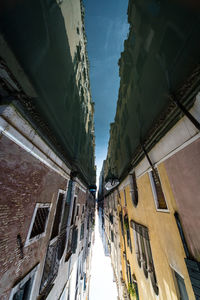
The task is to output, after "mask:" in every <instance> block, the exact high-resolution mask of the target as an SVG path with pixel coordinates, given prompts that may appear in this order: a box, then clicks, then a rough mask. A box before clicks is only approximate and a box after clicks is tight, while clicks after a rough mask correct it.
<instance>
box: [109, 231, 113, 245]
mask: <svg viewBox="0 0 200 300" xmlns="http://www.w3.org/2000/svg"><path fill="white" fill-rule="evenodd" d="M110 236H111V241H112V242H113V243H114V233H113V230H111V231H110Z"/></svg>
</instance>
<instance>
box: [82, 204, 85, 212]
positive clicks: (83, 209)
mask: <svg viewBox="0 0 200 300" xmlns="http://www.w3.org/2000/svg"><path fill="white" fill-rule="evenodd" d="M84 212H85V205H83V208H82V214H84Z"/></svg>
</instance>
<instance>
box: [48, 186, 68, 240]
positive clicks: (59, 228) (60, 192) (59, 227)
mask: <svg viewBox="0 0 200 300" xmlns="http://www.w3.org/2000/svg"><path fill="white" fill-rule="evenodd" d="M60 194H63V203H62V212H61V216H60V223H59V226H58V234H57V235H56V236H55V237H54V238H52V239H51V236H52V232H53V227H54V222H55V217H56V212H57V205H58V200H59V196H60ZM65 194H66V191H64V190H61V189H59V190H58V195H57V199H56V208H55V212H54V216H53V220H52V227H51V234H50V245H51V244H53V243H54V242H55V241H56V240H57V239H58V236H59V233H60V230H61V225H62V219H63V214H64V205H65Z"/></svg>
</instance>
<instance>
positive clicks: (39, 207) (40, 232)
mask: <svg viewBox="0 0 200 300" xmlns="http://www.w3.org/2000/svg"><path fill="white" fill-rule="evenodd" d="M49 211H50V203H37V204H36V206H35V210H34V213H33V217H32V220H31V225H30V227H29V232H28V236H27V239H26V243H25V246H27V245H28V244H29V243H31V242H33V241H35V240H37V239H39V238H40V237H42V236H44V235H45V232H46V227H47V221H48V216H49Z"/></svg>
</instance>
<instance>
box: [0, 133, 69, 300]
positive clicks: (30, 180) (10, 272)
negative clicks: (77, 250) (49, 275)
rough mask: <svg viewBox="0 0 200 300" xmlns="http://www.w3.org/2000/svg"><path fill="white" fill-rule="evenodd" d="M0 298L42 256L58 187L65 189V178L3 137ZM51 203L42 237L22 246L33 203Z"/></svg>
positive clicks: (0, 148) (0, 140)
mask: <svg viewBox="0 0 200 300" xmlns="http://www.w3.org/2000/svg"><path fill="white" fill-rule="evenodd" d="M0 170H1V172H0V299H1V300H4V299H8V298H9V294H10V290H11V288H12V287H13V285H14V284H15V282H17V281H18V280H20V279H21V278H23V277H24V276H25V275H26V274H27V273H28V272H29V270H30V269H31V268H32V267H34V266H35V265H36V264H37V263H39V262H41V261H42V260H43V259H44V256H45V253H46V247H47V243H48V236H49V233H50V229H51V223H52V221H53V220H52V218H53V217H54V211H55V207H56V203H55V201H56V199H57V193H58V189H63V190H65V189H66V184H67V180H66V179H64V178H62V177H61V176H60V175H59V174H57V173H55V172H54V171H52V170H51V169H49V168H48V167H47V166H45V165H44V164H43V163H41V162H40V161H39V160H37V159H36V158H35V157H33V156H32V155H31V154H29V153H28V152H26V151H25V150H23V149H22V148H21V147H19V146H18V145H16V144H15V143H14V142H12V141H11V140H10V139H8V138H7V137H5V136H1V137H0ZM38 202H39V203H47V202H48V203H52V204H53V205H52V208H51V212H50V217H49V222H48V227H47V233H46V236H45V237H44V238H40V239H39V240H38V241H37V242H34V243H32V244H31V245H30V246H27V247H24V248H23V255H24V257H23V259H22V254H21V251H20V247H19V243H18V241H17V235H19V234H20V236H21V239H22V243H23V245H24V243H25V241H26V238H27V234H28V230H29V226H30V223H31V219H32V215H33V211H34V208H35V205H36V203H38Z"/></svg>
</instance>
